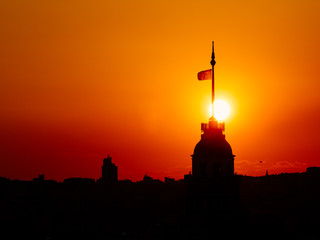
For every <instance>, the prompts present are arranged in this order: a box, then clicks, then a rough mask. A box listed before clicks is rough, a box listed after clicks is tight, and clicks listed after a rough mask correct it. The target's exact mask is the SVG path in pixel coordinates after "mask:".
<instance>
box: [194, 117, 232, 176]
mask: <svg viewBox="0 0 320 240" xmlns="http://www.w3.org/2000/svg"><path fill="white" fill-rule="evenodd" d="M201 130H202V135H201V140H200V141H199V142H198V143H197V145H196V146H195V148H194V152H193V155H192V175H193V176H194V177H195V178H219V177H230V176H233V175H234V155H233V153H232V149H231V146H230V144H229V143H228V142H227V141H226V139H225V135H224V133H223V131H224V124H219V123H218V122H217V121H216V120H215V119H211V120H210V121H209V124H202V127H201Z"/></svg>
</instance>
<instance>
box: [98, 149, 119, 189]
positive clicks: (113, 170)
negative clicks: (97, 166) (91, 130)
mask: <svg viewBox="0 0 320 240" xmlns="http://www.w3.org/2000/svg"><path fill="white" fill-rule="evenodd" d="M111 160H112V158H111V157H110V156H109V154H108V157H107V158H105V159H103V165H102V178H101V180H102V181H103V182H105V183H115V182H117V181H118V167H117V166H116V165H115V164H114V163H112V161H111Z"/></svg>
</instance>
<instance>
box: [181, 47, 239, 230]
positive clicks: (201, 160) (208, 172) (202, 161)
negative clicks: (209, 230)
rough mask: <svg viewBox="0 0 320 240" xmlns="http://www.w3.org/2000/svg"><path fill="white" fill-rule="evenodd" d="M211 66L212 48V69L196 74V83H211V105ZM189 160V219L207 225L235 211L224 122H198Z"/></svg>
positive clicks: (236, 200) (233, 177) (236, 191)
mask: <svg viewBox="0 0 320 240" xmlns="http://www.w3.org/2000/svg"><path fill="white" fill-rule="evenodd" d="M215 63H216V62H215V54H214V49H213V45H212V60H211V65H212V69H210V70H206V71H203V72H200V73H199V74H198V79H199V80H212V106H214V104H213V103H214V65H215ZM212 110H213V109H212ZM212 113H214V111H212ZM191 157H192V174H191V176H185V180H187V182H188V187H187V202H188V214H189V217H190V219H203V220H204V222H208V219H212V216H215V215H217V214H229V213H230V212H234V211H236V210H237V209H238V208H239V206H240V197H239V196H240V194H239V186H240V181H239V180H240V178H239V177H238V176H236V175H235V174H234V157H235V155H233V153H232V149H231V146H230V144H229V143H228V142H227V140H226V138H225V124H224V122H220V121H218V120H217V119H215V117H214V114H213V115H212V117H210V119H209V122H208V123H201V139H200V141H199V142H198V143H197V144H196V146H195V148H194V152H193V154H192V155H191ZM197 223H199V221H197ZM199 224H203V223H199Z"/></svg>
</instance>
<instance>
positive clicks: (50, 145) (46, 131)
mask: <svg viewBox="0 0 320 240" xmlns="http://www.w3.org/2000/svg"><path fill="white" fill-rule="evenodd" d="M319 13H320V1H317V0H304V1H301V0H299V1H298V0H290V1H289V0H287V1H284V0H261V1H256V0H241V1H240V0H239V1H238V0H235V1H231V0H223V1H222V0H221V1H214V0H194V1H190V0H189V1H188V0H184V1H181V0H152V1H151V0H150V1H145V0H134V1H133V0H112V1H108V0H90V1H89V0H64V1H52V0H47V1H43V0H32V1H23V0H15V1H12V0H0V176H3V177H8V178H11V179H26V180H29V179H32V178H33V177H36V176H37V175H38V174H45V177H46V178H47V179H55V180H59V181H61V180H63V179H65V178H68V177H90V178H95V179H97V178H99V177H100V176H101V165H102V160H103V158H104V157H106V156H107V154H110V155H111V157H112V158H113V161H114V162H115V164H116V165H117V166H118V167H119V177H120V179H126V178H129V179H131V180H141V179H142V177H143V175H144V174H148V175H150V176H152V177H154V178H160V179H163V178H164V177H165V176H169V177H175V178H178V179H179V178H183V175H184V174H187V173H188V172H189V171H191V157H190V155H191V154H192V153H193V149H194V146H195V145H196V143H197V142H198V141H199V140H200V123H201V122H206V121H207V120H208V118H209V105H210V90H211V85H210V81H202V82H200V81H198V80H197V73H198V72H199V71H202V70H206V69H209V68H210V67H211V65H210V60H211V59H210V57H211V41H215V53H216V61H217V64H216V66H215V78H216V85H215V86H216V98H217V99H222V100H225V101H226V102H228V103H229V105H230V108H231V114H230V116H229V118H228V119H227V120H226V139H227V140H228V142H229V143H230V144H231V146H232V149H233V153H234V154H235V155H236V157H235V171H236V172H237V173H241V174H246V175H253V176H256V175H264V174H265V171H266V170H268V171H269V174H270V173H271V174H272V173H280V172H296V171H305V169H306V167H309V166H320V162H319V149H320V140H319V136H320V126H319V123H320V97H319V96H320V91H319V89H320V14H319Z"/></svg>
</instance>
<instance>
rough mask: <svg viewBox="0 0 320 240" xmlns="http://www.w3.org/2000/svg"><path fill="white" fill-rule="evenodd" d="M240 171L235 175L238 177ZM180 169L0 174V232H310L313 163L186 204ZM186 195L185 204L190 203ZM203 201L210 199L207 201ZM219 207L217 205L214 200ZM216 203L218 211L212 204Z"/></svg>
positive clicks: (263, 235) (319, 179) (319, 195)
mask: <svg viewBox="0 0 320 240" xmlns="http://www.w3.org/2000/svg"><path fill="white" fill-rule="evenodd" d="M239 177H240V176H239ZM188 181H189V180H188V175H186V178H185V179H184V180H179V181H175V180H174V179H171V178H166V180H165V182H162V181H160V180H154V179H152V178H151V177H148V176H145V177H144V179H143V181H140V182H131V181H129V180H124V181H103V179H100V180H98V181H95V180H94V179H85V178H69V179H66V180H64V181H63V182H62V183H61V182H56V181H53V180H45V179H44V177H43V176H39V178H35V179H34V180H33V181H19V180H9V179H6V178H0V188H1V191H0V213H1V229H2V230H1V235H2V236H8V237H6V238H2V239H231V238H243V237H245V238H246V239H318V237H319V236H320V234H319V229H318V228H319V226H320V218H319V216H320V205H319V202H320V188H319V184H320V168H316V167H312V168H308V169H307V171H306V172H303V173H291V174H288V173H284V174H279V175H269V176H263V177H248V176H241V183H240V204H239V207H238V208H233V209H225V208H224V206H223V205H224V203H223V202H220V203H219V202H215V203H212V202H211V203H208V202H205V198H202V200H201V201H203V206H202V210H204V211H202V210H199V209H198V208H195V207H194V206H190V205H192V202H193V200H192V199H191V200H190V199H189V198H190V193H189V190H188V188H189V183H188ZM190 202H191V203H190ZM208 204H209V205H210V204H216V206H215V207H213V208H212V206H208ZM219 206H220V207H219ZM219 209H220V210H219Z"/></svg>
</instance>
